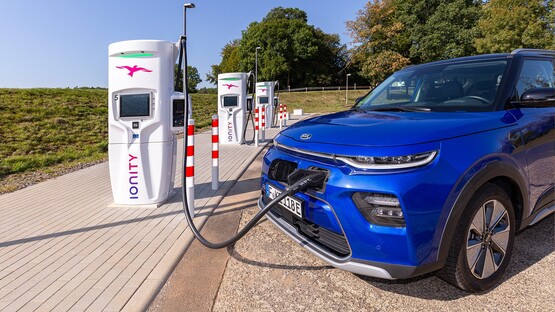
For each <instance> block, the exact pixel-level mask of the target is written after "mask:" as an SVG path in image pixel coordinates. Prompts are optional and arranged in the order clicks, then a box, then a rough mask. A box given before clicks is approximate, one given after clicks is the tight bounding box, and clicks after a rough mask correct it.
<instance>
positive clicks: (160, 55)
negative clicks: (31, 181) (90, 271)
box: [108, 40, 189, 205]
mask: <svg viewBox="0 0 555 312" xmlns="http://www.w3.org/2000/svg"><path fill="white" fill-rule="evenodd" d="M108 55H109V56H108V68H109V69H108V105H109V107H108V108H109V109H108V111H109V112H108V124H109V130H108V157H109V167H110V180H111V184H112V193H113V197H114V204H115V205H152V204H156V205H158V204H161V203H163V202H164V201H166V200H167V199H168V198H169V197H170V196H171V194H172V191H173V186H174V178H175V164H176V152H177V134H178V133H182V132H183V126H184V124H185V120H184V119H185V116H184V115H185V100H184V96H183V93H181V92H175V91H174V79H175V78H174V65H175V61H176V59H177V56H178V46H177V45H176V44H175V43H173V42H169V41H162V40H130V41H121V42H116V43H112V44H110V46H109V48H108ZM188 102H189V101H188ZM188 104H189V103H188Z"/></svg>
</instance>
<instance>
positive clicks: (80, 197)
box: [0, 120, 296, 311]
mask: <svg viewBox="0 0 555 312" xmlns="http://www.w3.org/2000/svg"><path fill="white" fill-rule="evenodd" d="M295 121H296V120H295ZM295 121H293V122H295ZM278 132H279V129H278V128H274V129H269V130H268V131H267V133H266V137H267V138H268V139H267V140H266V142H264V143H263V144H261V145H260V146H259V147H258V148H256V147H254V146H244V145H242V146H238V145H220V181H221V182H220V185H221V187H220V189H219V190H217V191H212V190H211V187H210V186H211V181H210V179H211V146H212V143H211V133H210V131H207V132H204V133H200V134H197V135H196V136H195V152H196V155H195V170H196V173H197V175H196V177H195V184H196V185H197V188H196V189H195V209H196V214H197V215H198V217H196V218H195V224H197V226H202V225H203V224H204V222H205V221H206V219H207V217H208V216H209V215H210V214H211V213H212V211H213V210H214V209H215V208H216V207H217V206H218V204H219V203H220V201H221V200H222V198H223V196H224V195H225V194H226V192H227V191H229V189H230V187H231V186H232V185H233V184H234V183H235V181H237V179H238V178H239V177H240V176H241V174H242V173H243V171H244V170H245V169H246V168H247V167H248V166H249V165H250V164H251V163H252V161H253V160H254V159H255V157H257V155H259V153H260V152H261V151H262V149H263V147H264V146H265V145H266V144H268V143H269V142H270V139H271V138H272V137H273V136H275V135H276V134H277V133H278ZM178 147H179V148H178V156H177V157H178V160H179V159H182V149H181V147H182V146H181V143H178ZM181 171H182V170H181V161H177V173H176V180H175V194H174V196H172V197H171V198H170V199H169V200H168V201H167V202H166V203H164V204H163V205H161V206H159V207H157V208H141V207H110V205H111V204H112V202H113V200H112V194H111V188H110V179H109V172H108V163H101V164H98V165H95V166H92V167H89V168H86V169H83V170H79V171H76V172H72V173H70V174H67V175H64V176H61V177H57V178H54V179H51V180H48V181H45V182H43V183H39V184H36V185H33V186H30V187H28V188H25V189H22V190H19V191H16V192H13V193H10V194H4V195H1V196H0V310H3V309H5V310H14V311H15V310H21V311H34V310H39V311H50V310H77V311H83V310H87V309H90V310H109V311H119V310H127V311H142V310H145V309H146V308H147V307H148V305H149V303H150V302H151V300H152V299H153V298H154V296H155V294H156V293H157V292H158V290H159V289H160V287H162V285H163V284H164V282H165V281H166V279H167V278H168V276H169V275H170V273H171V272H172V270H173V268H174V267H175V265H176V264H177V262H178V261H179V259H181V257H182V255H183V253H184V252H185V250H186V249H187V247H188V246H189V245H190V243H191V241H192V238H193V236H192V233H191V232H190V231H189V230H188V226H187V224H186V221H185V220H184V216H183V212H182V206H181V189H180V186H181Z"/></svg>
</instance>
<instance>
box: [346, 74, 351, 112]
mask: <svg viewBox="0 0 555 312" xmlns="http://www.w3.org/2000/svg"><path fill="white" fill-rule="evenodd" d="M350 75H351V74H347V83H346V84H345V105H347V101H348V99H349V76H350Z"/></svg>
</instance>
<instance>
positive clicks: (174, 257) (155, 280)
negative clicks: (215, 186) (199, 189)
mask: <svg viewBox="0 0 555 312" xmlns="http://www.w3.org/2000/svg"><path fill="white" fill-rule="evenodd" d="M271 142H272V141H271V140H268V141H267V142H265V143H263V144H260V146H259V147H258V152H257V153H255V154H253V156H252V157H251V158H250V159H248V160H247V161H245V163H244V164H245V166H243V168H242V169H240V170H238V171H237V172H236V173H235V174H234V175H233V176H232V177H231V178H230V179H229V180H228V181H226V182H224V183H223V184H222V186H221V187H220V189H219V190H218V192H219V193H220V194H219V195H216V196H214V197H212V198H210V200H209V201H208V203H207V205H206V206H209V207H212V208H204V209H203V210H200V211H199V212H208V213H207V214H205V215H203V216H199V217H196V218H195V220H194V222H195V225H196V226H197V227H198V228H199V230H201V229H202V227H203V226H204V224H205V223H206V221H208V218H209V217H210V215H212V213H213V212H214V210H216V208H218V206H219V204H220V203H221V202H222V200H223V198H224V196H226V195H227V193H229V191H230V190H231V188H232V187H233V186H234V185H235V183H237V181H238V180H239V178H240V177H241V176H242V175H243V174H244V173H245V171H246V170H247V169H248V167H249V165H250V164H252V163H253V162H254V160H255V159H256V158H257V157H258V155H260V153H261V152H262V151H263V150H265V149H266V147H267V146H268V145H269V144H270V143H271ZM178 194H179V193H178ZM174 196H177V194H175V195H174ZM180 202H181V201H180ZM194 239H195V237H194V235H193V232H191V231H190V229H189V226H187V227H186V228H185V229H184V230H183V232H182V233H181V235H180V236H179V238H178V239H177V241H176V243H174V245H173V246H172V247H171V248H170V250H169V251H168V252H167V253H166V254H165V255H164V257H162V259H161V260H160V262H158V264H157V265H156V267H155V268H154V269H153V270H152V272H150V274H149V275H148V276H147V278H146V279H145V280H144V282H143V283H142V284H141V286H139V288H138V289H137V291H135V293H134V294H133V296H131V298H130V299H129V300H128V301H127V303H126V304H125V306H124V307H123V309H122V311H146V310H147V309H148V308H149V307H150V304H151V303H152V301H154V299H155V298H156V296H157V295H158V293H159V292H160V290H161V289H162V287H164V285H165V284H166V282H167V280H168V278H169V277H170V275H171V274H172V273H173V271H174V270H175V268H176V266H177V265H178V264H179V261H180V260H181V258H183V255H184V254H185V252H186V251H187V249H188V248H189V246H190V245H191V243H192V242H193V240H194Z"/></svg>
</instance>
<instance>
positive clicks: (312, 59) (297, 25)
mask: <svg viewBox="0 0 555 312" xmlns="http://www.w3.org/2000/svg"><path fill="white" fill-rule="evenodd" d="M307 20H308V19H307V15H306V12H304V11H302V10H300V9H295V8H282V7H277V8H274V9H272V10H270V12H268V14H267V15H266V16H265V17H264V18H263V19H262V21H261V22H253V23H251V24H250V25H249V26H248V27H247V29H246V30H244V31H243V33H242V36H241V39H240V40H235V41H233V42H231V43H229V44H227V45H226V46H225V47H224V48H223V49H222V53H221V54H222V61H221V62H220V64H218V65H213V66H212V72H211V73H210V75H208V76H207V79H208V80H209V81H210V82H212V83H216V81H217V76H218V74H219V73H226V72H237V71H241V72H248V71H254V70H255V51H256V47H261V48H262V49H261V50H259V51H258V80H259V81H263V80H267V81H274V80H279V81H280V82H281V84H282V86H285V87H287V86H305V85H329V84H336V83H338V82H339V81H342V80H341V75H340V74H339V72H340V71H341V69H342V68H343V67H344V65H345V56H346V47H345V46H344V45H342V44H341V43H340V40H339V36H338V35H335V34H326V33H324V32H323V31H322V30H321V29H319V28H316V27H314V26H312V25H308V24H307Z"/></svg>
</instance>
